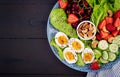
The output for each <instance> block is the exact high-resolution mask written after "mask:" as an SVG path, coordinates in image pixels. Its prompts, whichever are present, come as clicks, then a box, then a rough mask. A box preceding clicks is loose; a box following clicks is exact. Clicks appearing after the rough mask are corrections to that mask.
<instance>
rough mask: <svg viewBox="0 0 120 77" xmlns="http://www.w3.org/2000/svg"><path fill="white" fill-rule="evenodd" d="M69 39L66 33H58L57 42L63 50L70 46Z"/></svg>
mask: <svg viewBox="0 0 120 77" xmlns="http://www.w3.org/2000/svg"><path fill="white" fill-rule="evenodd" d="M68 40H69V39H68V37H67V35H66V34H65V33H63V32H58V33H57V34H56V35H55V42H56V44H57V45H58V46H59V47H61V48H65V47H67V45H68Z"/></svg>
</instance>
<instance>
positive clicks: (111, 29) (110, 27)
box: [106, 23, 116, 32]
mask: <svg viewBox="0 0 120 77" xmlns="http://www.w3.org/2000/svg"><path fill="white" fill-rule="evenodd" d="M106 29H107V30H108V31H110V32H112V31H114V30H116V27H115V26H113V25H112V24H111V23H109V24H107V25H106Z"/></svg>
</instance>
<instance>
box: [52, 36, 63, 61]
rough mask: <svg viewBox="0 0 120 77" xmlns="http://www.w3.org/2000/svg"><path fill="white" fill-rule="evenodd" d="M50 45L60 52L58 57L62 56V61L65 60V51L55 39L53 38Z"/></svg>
mask: <svg viewBox="0 0 120 77" xmlns="http://www.w3.org/2000/svg"><path fill="white" fill-rule="evenodd" d="M50 45H52V46H54V47H55V48H56V49H57V51H58V55H59V56H60V59H61V60H64V56H63V51H62V49H61V48H60V47H59V46H58V45H57V44H56V43H55V38H54V37H53V38H52V40H51V42H50Z"/></svg>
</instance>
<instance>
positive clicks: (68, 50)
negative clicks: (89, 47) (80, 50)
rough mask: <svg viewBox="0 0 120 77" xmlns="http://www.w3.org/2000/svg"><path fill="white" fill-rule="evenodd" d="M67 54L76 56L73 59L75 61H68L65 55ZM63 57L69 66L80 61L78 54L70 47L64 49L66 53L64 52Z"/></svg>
mask: <svg viewBox="0 0 120 77" xmlns="http://www.w3.org/2000/svg"><path fill="white" fill-rule="evenodd" d="M67 52H71V53H72V54H73V55H74V59H73V60H71V61H70V60H68V59H67V58H66V55H65V54H66V53H67ZM63 56H64V58H65V60H66V62H68V63H69V64H73V63H76V62H77V60H78V58H77V54H76V53H75V52H74V51H73V50H72V49H71V48H70V47H67V48H65V49H64V51H63Z"/></svg>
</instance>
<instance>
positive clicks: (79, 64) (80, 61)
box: [76, 53, 85, 66]
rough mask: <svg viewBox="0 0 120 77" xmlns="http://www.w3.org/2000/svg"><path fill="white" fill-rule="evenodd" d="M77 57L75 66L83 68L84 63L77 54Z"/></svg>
mask: <svg viewBox="0 0 120 77" xmlns="http://www.w3.org/2000/svg"><path fill="white" fill-rule="evenodd" d="M77 56H78V60H77V62H76V64H77V65H78V66H85V63H84V61H83V60H82V56H81V54H80V53H78V54H77Z"/></svg>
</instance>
